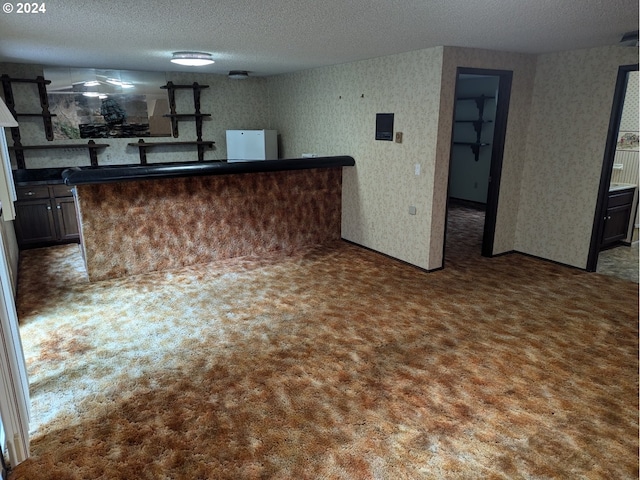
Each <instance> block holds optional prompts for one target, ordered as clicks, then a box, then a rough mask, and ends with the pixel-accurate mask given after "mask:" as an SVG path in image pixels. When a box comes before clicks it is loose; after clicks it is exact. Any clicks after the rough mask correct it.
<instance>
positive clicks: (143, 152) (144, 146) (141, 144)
mask: <svg viewBox="0 0 640 480" xmlns="http://www.w3.org/2000/svg"><path fill="white" fill-rule="evenodd" d="M215 143H216V142H209V141H206V140H204V141H195V142H145V141H144V140H143V139H140V140H138V142H137V143H128V144H127V145H129V146H130V147H137V148H138V150H139V153H140V164H141V165H147V150H149V149H151V148H155V147H175V146H185V145H195V146H196V147H197V148H198V161H199V162H202V161H204V150H205V149H206V148H213V146H214V145H215Z"/></svg>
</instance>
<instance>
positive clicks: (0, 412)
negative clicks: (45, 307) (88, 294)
mask: <svg viewBox="0 0 640 480" xmlns="http://www.w3.org/2000/svg"><path fill="white" fill-rule="evenodd" d="M0 284H1V291H0V376H1V381H0V418H1V419H2V427H3V429H4V433H5V440H6V446H7V449H8V451H9V461H10V462H11V464H12V465H17V464H18V463H20V462H22V461H24V460H26V459H27V458H28V457H29V454H30V452H29V419H30V411H29V381H28V379H27V371H26V365H25V362H24V353H23V351H22V342H21V340H20V331H19V328H18V314H17V312H16V305H15V300H14V297H13V288H12V286H11V276H10V274H9V268H8V260H7V257H6V254H5V248H4V238H2V235H0ZM3 447H4V446H3Z"/></svg>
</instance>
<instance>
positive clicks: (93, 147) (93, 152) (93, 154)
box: [9, 140, 109, 169]
mask: <svg viewBox="0 0 640 480" xmlns="http://www.w3.org/2000/svg"><path fill="white" fill-rule="evenodd" d="M108 146H109V144H108V143H96V142H94V141H93V140H89V142H88V143H64V144H63V143H58V144H55V145H14V146H13V147H9V150H12V151H14V152H16V156H17V155H18V153H20V154H22V152H24V151H25V150H56V149H65V148H72V149H82V148H85V149H87V150H89V158H90V159H91V166H92V167H97V166H98V153H97V150H98V149H101V148H107V147H108ZM22 158H23V165H22V166H20V165H18V168H19V169H20V168H26V167H25V166H24V155H22Z"/></svg>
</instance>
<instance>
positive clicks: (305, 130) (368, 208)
mask: <svg viewBox="0 0 640 480" xmlns="http://www.w3.org/2000/svg"><path fill="white" fill-rule="evenodd" d="M636 62H637V50H636V49H633V48H625V47H606V48H599V49H590V50H580V51H572V52H562V53H554V54H548V55H542V56H538V57H536V56H530V55H521V54H512V53H505V52H495V51H487V50H476V49H466V48H457V47H437V48H431V49H426V50H419V51H415V52H409V53H403V54H398V55H391V56H387V57H381V58H376V59H371V60H366V61H361V62H355V63H351V64H346V65H337V66H331V67H324V68H319V69H315V70H309V71H304V72H298V73H294V74H288V75H282V76H276V77H270V78H267V79H250V80H247V81H243V82H230V81H229V80H228V79H227V78H226V77H224V76H219V75H218V76H217V75H203V74H175V73H171V74H167V80H172V81H174V82H176V83H191V82H193V81H198V82H200V83H206V84H209V85H211V88H210V89H208V90H207V91H205V92H204V93H203V98H202V111H203V112H210V113H212V114H213V115H212V117H211V120H210V121H208V122H205V124H204V125H205V126H204V132H205V133H204V137H205V139H211V140H214V141H216V142H217V149H216V150H215V151H214V152H208V153H207V155H206V156H205V158H207V159H219V158H225V156H226V148H225V145H224V130H226V129H229V128H275V129H277V130H278V131H279V133H280V135H281V142H282V143H281V147H282V149H281V152H280V154H281V156H284V157H296V156H299V155H301V154H302V153H316V154H319V155H339V154H348V155H352V156H353V157H354V158H355V159H356V167H355V168H349V169H345V172H344V179H343V214H342V235H343V237H345V238H347V239H349V240H352V241H354V242H356V243H359V244H362V245H364V246H367V247H369V248H373V249H375V250H378V251H381V252H383V253H386V254H388V255H391V256H394V257H396V258H399V259H401V260H405V261H407V262H410V263H412V264H415V265H418V266H420V267H423V268H427V269H435V268H438V267H440V266H442V260H443V246H444V232H445V219H446V198H447V178H448V174H449V154H450V149H451V144H450V142H451V131H452V116H453V99H454V96H455V94H454V88H455V76H456V68H457V67H458V66H461V67H473V68H487V69H498V70H512V71H513V85H512V91H511V100H510V109H509V115H508V122H507V135H506V141H505V151H504V163H503V170H502V180H501V185H500V195H499V205H498V214H497V220H496V235H495V240H494V253H496V254H497V253H502V252H506V251H510V250H518V251H522V252H525V253H530V254H533V255H537V256H540V257H543V258H548V259H551V260H555V261H558V262H561V263H567V264H569V265H574V266H578V267H582V268H584V267H585V266H586V260H587V253H588V247H589V239H590V232H591V225H592V222H593V214H594V211H595V202H596V199H597V190H598V182H599V176H600V168H601V165H602V156H603V153H604V145H605V141H606V132H607V125H608V122H609V115H610V111H611V104H612V99H613V90H614V85H615V78H616V73H617V68H618V65H623V64H631V63H636ZM0 72H1V73H8V74H10V75H13V76H29V77H34V76H36V75H41V74H42V69H41V68H40V67H37V66H36V67H34V66H27V65H16V64H4V65H3V64H0ZM178 103H179V108H180V109H181V108H185V109H186V110H190V109H191V108H192V103H191V97H190V96H189V95H188V94H187V95H186V96H183V97H182V98H180V97H179V98H178ZM35 108H37V104H36V105H35ZM36 111H37V110H36ZM376 113H395V128H394V130H395V131H396V132H403V133H404V141H403V143H400V144H398V143H395V142H387V141H376V140H374V132H375V114H376ZM41 128H42V127H41V126H40V125H39V124H38V122H37V121H35V122H34V123H33V124H32V125H31V124H29V122H28V121H24V122H21V129H22V130H23V139H24V143H25V144H27V143H36V140H35V139H36V138H37V139H38V140H37V141H38V142H40V143H45V141H44V140H43V139H44V135H43V133H42V131H41ZM180 132H181V136H180V138H179V139H178V140H184V139H187V138H192V137H193V138H195V133H194V130H193V125H190V124H188V123H181V124H180ZM130 141H131V139H117V140H111V139H110V140H109V143H110V144H111V145H112V146H111V147H109V149H108V151H105V152H104V153H102V155H101V156H100V162H101V163H102V164H108V163H136V162H137V161H138V154H137V149H134V148H132V147H128V148H127V147H126V146H125V145H126V143H129V142H130ZM31 154H32V152H29V157H30V158H31V159H27V165H28V166H30V167H32V168H36V167H38V166H48V165H53V164H57V163H58V164H59V163H63V164H64V165H61V166H68V165H75V164H79V165H86V164H88V155H86V153H85V152H82V153H80V154H78V153H76V152H75V151H74V150H69V151H65V157H64V158H60V157H59V156H58V155H59V151H58V152H57V155H55V156H51V155H50V154H49V153H47V152H43V153H42V154H38V155H42V157H41V158H39V159H38V157H36V159H34V158H33V157H32V155H31ZM194 156H195V153H194V152H193V151H192V150H189V151H186V152H183V151H181V150H178V149H170V150H167V151H166V152H156V151H154V152H153V153H151V154H150V161H175V160H192V159H194ZM55 157H57V158H55ZM416 164H420V168H421V175H419V176H416V175H415V174H414V171H415V165H416ZM409 206H415V207H416V209H417V214H416V215H409V213H408V210H409Z"/></svg>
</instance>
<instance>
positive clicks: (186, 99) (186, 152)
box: [0, 63, 270, 168]
mask: <svg viewBox="0 0 640 480" xmlns="http://www.w3.org/2000/svg"><path fill="white" fill-rule="evenodd" d="M0 73H2V74H7V75H10V76H12V77H16V78H35V77H36V76H38V75H43V71H42V66H39V65H24V64H12V63H4V64H0ZM165 76H166V80H167V81H169V80H171V81H172V82H173V83H175V84H191V83H193V82H198V83H200V84H203V85H209V88H207V89H205V90H203V91H202V94H201V108H200V110H201V112H202V113H211V117H210V118H208V119H205V121H204V122H203V139H204V140H212V141H214V142H216V146H215V148H214V149H213V150H206V151H205V160H220V159H224V158H226V151H227V150H226V138H225V130H227V129H263V128H270V127H269V124H268V122H269V102H268V97H267V90H266V86H267V83H266V80H265V79H264V78H249V79H247V80H242V81H237V80H230V79H228V78H227V77H226V76H225V75H212V74H199V73H181V72H180V73H179V72H167V73H166V74H165ZM158 87H160V85H158ZM13 91H14V98H15V101H16V107H17V108H16V109H18V110H19V111H23V112H40V111H41V107H40V103H39V101H38V93H37V87H36V86H35V85H33V84H19V83H18V84H13ZM176 110H177V112H178V113H192V112H193V111H194V106H193V93H192V92H191V90H178V91H176ZM19 120H20V122H19V123H20V134H21V137H22V144H23V145H39V144H47V143H50V142H47V140H46V137H45V135H44V129H43V126H42V120H41V119H38V118H29V117H21V118H20V119H19ZM179 131H180V136H179V137H178V138H173V137H167V138H163V139H161V140H162V141H190V140H196V138H197V137H196V132H195V123H194V122H191V121H181V122H180V123H179ZM7 138H8V140H9V145H13V142H12V141H11V137H10V135H9V133H8V132H7ZM137 140H138V139H137V138H109V139H97V140H96V142H97V143H108V144H109V145H110V146H109V147H108V148H106V149H104V150H99V151H98V161H99V163H100V165H113V164H127V163H139V162H140V157H139V154H138V149H137V148H136V147H129V146H127V144H128V143H135V142H137ZM150 141H154V140H150ZM158 141H159V140H158ZM85 142H86V140H84V139H83V140H55V143H85ZM197 159H198V157H197V153H196V149H195V147H192V146H185V147H183V146H181V147H162V148H155V149H153V150H151V151H149V152H148V153H147V161H148V162H149V163H161V162H176V161H195V160H197ZM25 161H26V166H27V168H44V167H68V166H87V165H89V164H90V163H89V155H88V153H87V152H86V151H85V150H75V149H69V150H63V151H62V153H61V151H60V150H37V151H29V152H26V153H25Z"/></svg>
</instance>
